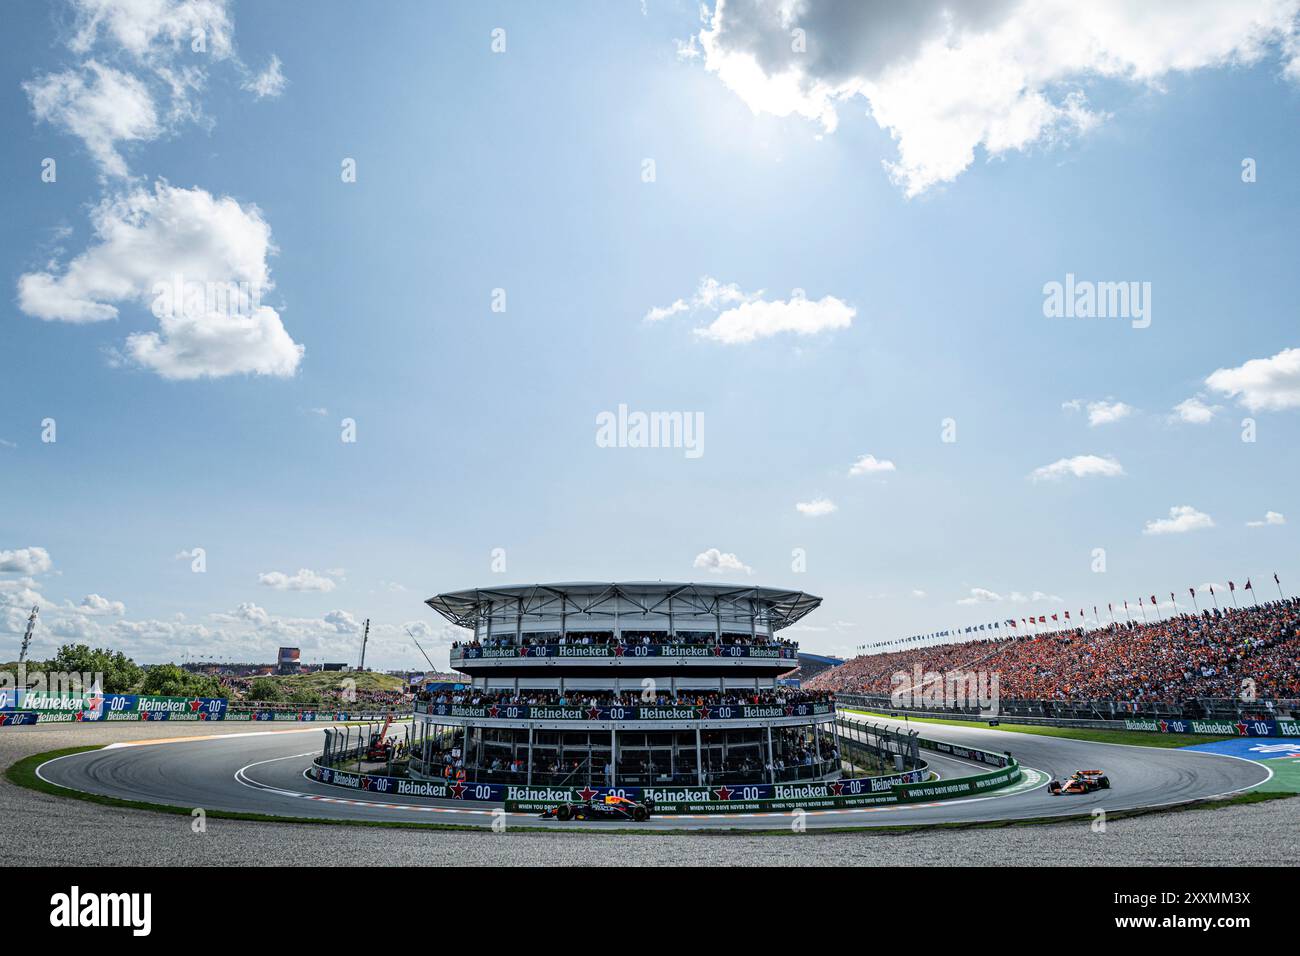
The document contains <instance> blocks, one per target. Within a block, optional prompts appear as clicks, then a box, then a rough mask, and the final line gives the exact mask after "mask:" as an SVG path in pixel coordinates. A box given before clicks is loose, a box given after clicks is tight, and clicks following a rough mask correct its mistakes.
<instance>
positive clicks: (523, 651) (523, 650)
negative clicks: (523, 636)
mask: <svg viewBox="0 0 1300 956" xmlns="http://www.w3.org/2000/svg"><path fill="white" fill-rule="evenodd" d="M519 656H520V657H527V656H528V648H527V647H521V648H519Z"/></svg>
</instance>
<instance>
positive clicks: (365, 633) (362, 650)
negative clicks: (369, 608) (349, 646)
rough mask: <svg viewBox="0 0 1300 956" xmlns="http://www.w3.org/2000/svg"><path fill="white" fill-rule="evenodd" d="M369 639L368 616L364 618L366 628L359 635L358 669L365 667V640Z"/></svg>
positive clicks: (361, 669)
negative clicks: (359, 654)
mask: <svg viewBox="0 0 1300 956" xmlns="http://www.w3.org/2000/svg"><path fill="white" fill-rule="evenodd" d="M369 640H370V618H366V629H365V631H364V632H363V633H362V635H361V666H360V667H358V668H357V670H359V671H363V670H365V669H366V642H368V641H369Z"/></svg>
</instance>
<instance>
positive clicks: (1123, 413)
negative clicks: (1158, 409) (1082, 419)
mask: <svg viewBox="0 0 1300 956" xmlns="http://www.w3.org/2000/svg"><path fill="white" fill-rule="evenodd" d="M1081 404H1082V403H1081V402H1079V400H1078V399H1075V400H1074V401H1072V402H1066V403H1065V404H1064V405H1063V406H1062V407H1063V408H1068V409H1070V410H1072V411H1077V410H1078V408H1079V407H1080V405H1081ZM1087 408H1088V424H1089V425H1090V426H1091V427H1093V428H1096V427H1097V426H1098V425H1109V424H1111V423H1112V422H1117V421H1120V420H1121V419H1124V418H1128V417H1129V416H1130V415H1132V414H1133V406H1132V405H1125V404H1124V403H1123V402H1110V401H1105V402H1088V405H1087Z"/></svg>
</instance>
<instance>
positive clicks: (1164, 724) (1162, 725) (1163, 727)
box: [1160, 720, 1169, 734]
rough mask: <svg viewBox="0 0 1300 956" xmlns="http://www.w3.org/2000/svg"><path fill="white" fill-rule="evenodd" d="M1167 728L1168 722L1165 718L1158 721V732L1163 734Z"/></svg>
mask: <svg viewBox="0 0 1300 956" xmlns="http://www.w3.org/2000/svg"><path fill="white" fill-rule="evenodd" d="M1168 729H1169V722H1168V721H1166V720H1162V721H1160V732H1161V733H1162V734H1163V733H1164V732H1165V731H1167V730H1168Z"/></svg>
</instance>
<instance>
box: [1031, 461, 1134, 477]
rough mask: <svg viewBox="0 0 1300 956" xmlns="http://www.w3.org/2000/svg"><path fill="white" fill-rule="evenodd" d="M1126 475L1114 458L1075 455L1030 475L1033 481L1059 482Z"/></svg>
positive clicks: (1043, 467)
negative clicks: (1066, 479)
mask: <svg viewBox="0 0 1300 956" xmlns="http://www.w3.org/2000/svg"><path fill="white" fill-rule="evenodd" d="M1122 474H1124V468H1123V466H1122V465H1121V464H1120V463H1119V462H1118V461H1116V460H1115V459H1114V458H1109V457H1107V458H1102V457H1101V456H1099V455H1075V456H1074V457H1073V458H1061V459H1059V460H1057V461H1054V462H1052V463H1051V464H1050V465H1043V466H1042V467H1041V468H1035V469H1034V470H1033V472H1032V473H1031V474H1030V476H1029V477H1030V478H1031V479H1032V480H1033V481H1058V480H1060V479H1062V478H1065V477H1067V476H1072V477H1074V478H1091V477H1099V478H1114V477H1116V476H1118V475H1122Z"/></svg>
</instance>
